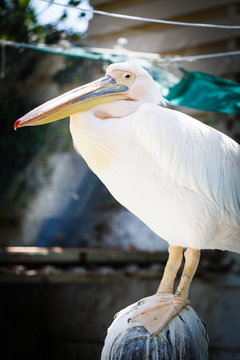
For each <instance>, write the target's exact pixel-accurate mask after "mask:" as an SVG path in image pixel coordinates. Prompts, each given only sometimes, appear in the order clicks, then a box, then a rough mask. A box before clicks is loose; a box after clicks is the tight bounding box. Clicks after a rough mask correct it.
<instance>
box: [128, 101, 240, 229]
mask: <svg viewBox="0 0 240 360" xmlns="http://www.w3.org/2000/svg"><path fill="white" fill-rule="evenodd" d="M134 128H135V131H136V133H137V136H138V138H139V140H140V141H141V143H142V145H143V146H144V147H145V149H146V150H147V151H148V152H150V153H151V155H152V156H153V157H154V158H155V160H156V161H157V162H158V165H159V168H160V170H161V172H162V173H163V174H164V175H165V176H168V177H169V178H170V179H171V180H172V181H174V182H176V183H177V184H178V185H180V186H182V187H186V188H188V189H190V190H191V191H194V192H196V193H198V194H199V195H201V196H204V197H207V198H208V199H209V200H210V201H212V202H213V203H214V204H215V205H216V206H217V207H218V209H219V210H220V211H221V214H222V218H223V220H224V217H225V218H226V217H227V216H228V217H229V215H230V217H231V219H234V223H235V224H238V226H239V221H240V220H239V219H240V146H239V145H238V144H237V143H236V142H235V141H234V140H232V139H231V138H229V137H228V136H226V135H224V134H223V133H221V132H219V131H217V130H215V129H213V128H211V127H209V126H207V125H205V124H203V123H202V122H200V121H198V120H195V119H193V118H192V117H190V116H188V115H186V114H183V113H181V112H178V111H175V110H171V109H168V108H163V107H160V106H157V105H154V104H144V105H142V106H141V107H140V108H139V109H138V111H137V113H136V118H135V120H134ZM231 221H232V220H231Z"/></svg>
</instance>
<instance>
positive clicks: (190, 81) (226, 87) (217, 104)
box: [165, 68, 240, 114]
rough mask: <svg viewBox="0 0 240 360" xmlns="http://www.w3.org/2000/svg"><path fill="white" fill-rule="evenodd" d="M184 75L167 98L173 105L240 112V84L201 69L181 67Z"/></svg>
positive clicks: (228, 112) (232, 112)
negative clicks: (190, 69) (194, 69)
mask: <svg viewBox="0 0 240 360" xmlns="http://www.w3.org/2000/svg"><path fill="white" fill-rule="evenodd" d="M180 70H181V71H182V72H183V73H184V76H183V77H182V79H181V80H180V82H179V83H177V84H176V85H174V86H173V87H172V88H170V89H169V93H168V94H167V96H165V98H166V99H167V100H168V101H169V102H170V104H172V105H182V106H188V107H192V108H195V109H199V110H206V111H215V112H219V113H225V114H239V113H240V84H239V83H237V82H234V81H231V80H226V79H223V78H221V77H218V76H213V75H209V74H205V73H202V72H199V71H194V72H189V71H186V70H185V69H182V68H181V69H180Z"/></svg>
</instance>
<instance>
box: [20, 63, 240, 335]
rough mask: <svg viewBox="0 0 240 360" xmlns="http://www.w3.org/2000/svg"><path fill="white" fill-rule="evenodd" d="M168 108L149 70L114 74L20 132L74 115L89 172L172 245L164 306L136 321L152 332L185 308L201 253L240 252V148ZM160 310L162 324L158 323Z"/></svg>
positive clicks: (44, 108) (30, 120) (51, 105)
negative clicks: (177, 278)
mask: <svg viewBox="0 0 240 360" xmlns="http://www.w3.org/2000/svg"><path fill="white" fill-rule="evenodd" d="M161 102H163V99H162V97H161V95H160V92H159V89H158V87H157V85H156V83H155V82H154V81H153V79H152V78H151V76H150V75H149V74H148V73H147V72H146V71H145V70H143V69H142V68H141V67H140V66H138V65H136V64H133V63H121V64H112V65H110V66H109V67H108V69H107V72H106V76H105V77H104V78H102V79H100V80H98V81H96V82H93V83H90V84H89V85H86V86H83V87H80V88H77V89H74V90H72V91H70V92H68V93H66V94H64V95H62V96H60V97H58V98H56V99H54V100H51V101H49V102H47V103H46V104H43V105H41V106H40V107H38V108H37V109H35V110H33V111H31V112H30V113H28V114H26V115H25V116H24V117H22V118H21V119H19V120H17V121H16V123H15V128H17V127H21V126H25V125H38V124H44V123H47V122H50V121H55V120H58V119H60V118H62V117H64V116H67V115H71V119H70V130H71V134H72V138H73V142H74V146H75V148H76V149H77V151H78V152H79V153H80V154H81V155H82V156H83V158H84V159H85V160H86V162H87V164H88V165H89V167H90V168H91V169H92V170H93V171H94V172H95V173H96V175H97V176H98V177H99V178H100V179H101V180H102V182H103V183H104V184H105V185H106V187H107V188H108V189H109V191H110V192H111V193H112V195H113V196H114V197H115V198H116V199H117V200H118V201H119V202H120V203H121V204H122V205H124V206H125V207H126V208H127V209H129V210H130V211H131V212H133V213H134V214H135V215H136V216H138V217H139V218H140V219H141V220H142V221H143V222H144V223H146V224H147V225H148V226H149V227H150V228H151V229H152V230H153V231H154V232H155V233H156V234H158V235H159V236H161V237H163V238H164V239H165V240H167V241H168V242H169V244H170V247H169V260H168V262H167V265H166V267H165V271H164V275H163V278H162V280H161V283H160V286H159V288H158V291H157V295H156V299H157V300H154V301H155V304H154V306H153V307H152V308H151V309H149V308H146V311H144V312H143V313H142V312H141V313H139V314H136V316H135V317H134V319H132V320H133V321H135V320H136V319H137V320H138V321H140V322H141V323H142V324H143V325H144V326H145V327H146V329H147V330H149V331H151V332H152V331H153V332H155V331H159V330H160V329H162V328H163V327H164V326H165V325H166V324H167V323H168V321H169V320H170V319H171V318H172V317H173V316H175V315H176V314H177V313H179V311H180V310H181V309H182V307H183V306H185V305H186V303H187V297H188V291H189V286H190V283H191V280H192V278H193V276H194V273H195V271H196V268H197V265H198V261H199V256H200V249H208V248H211V249H221V250H231V251H236V252H240V146H239V145H238V144H237V143H236V142H235V141H233V140H232V139H230V138H229V137H227V136H226V135H224V134H222V133H220V132H219V131H217V130H215V129H213V128H211V127H209V126H207V125H205V124H203V123H201V122H199V121H197V120H195V119H193V118H191V117H190V116H187V115H185V114H182V113H180V112H177V111H174V110H170V109H167V108H165V107H164V106H158V104H159V103H161ZM185 247H186V248H188V249H187V251H186V252H185V260H186V261H185V266H184V269H183V273H182V277H181V280H180V283H179V286H178V288H177V291H176V292H175V295H173V285H174V281H175V277H176V274H177V272H178V270H179V268H180V265H181V262H182V254H183V248H185ZM153 308H154V309H156V310H157V315H156V313H155V315H154V316H152V315H149V314H150V313H151V311H152V309H153ZM150 310H151V311H150ZM154 311H155V310H154ZM157 317H159V318H160V319H161V321H160V323H159V322H158V323H157V322H156V321H155V320H156V318H157Z"/></svg>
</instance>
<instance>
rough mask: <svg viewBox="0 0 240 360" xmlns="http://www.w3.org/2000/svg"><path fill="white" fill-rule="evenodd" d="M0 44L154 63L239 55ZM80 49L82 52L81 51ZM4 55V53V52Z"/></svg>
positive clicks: (13, 42)
mask: <svg viewBox="0 0 240 360" xmlns="http://www.w3.org/2000/svg"><path fill="white" fill-rule="evenodd" d="M0 44H1V45H2V46H11V47H16V48H25V49H29V50H36V51H41V52H47V53H54V54H58V55H64V56H74V57H84V56H86V55H87V54H92V57H95V58H96V59H97V54H98V55H101V54H103V55H104V60H107V57H108V56H109V58H110V57H111V56H123V57H124V56H125V57H131V58H133V57H136V58H142V59H146V60H149V61H154V62H155V63H166V64H169V63H177V62H185V61H187V62H191V61H197V60H205V59H212V58H218V57H225V56H236V55H240V50H236V51H226V52H219V53H212V54H199V55H192V56H177V55H176V56H164V57H163V56H161V55H159V54H156V53H144V52H135V51H128V50H125V49H124V50H119V49H118V50H114V49H104V48H91V47H90V48H85V47H71V48H63V47H61V46H50V45H45V44H28V43H22V42H21V43H20V42H15V41H9V40H3V39H0ZM81 50H82V52H81ZM4 56H5V53H4Z"/></svg>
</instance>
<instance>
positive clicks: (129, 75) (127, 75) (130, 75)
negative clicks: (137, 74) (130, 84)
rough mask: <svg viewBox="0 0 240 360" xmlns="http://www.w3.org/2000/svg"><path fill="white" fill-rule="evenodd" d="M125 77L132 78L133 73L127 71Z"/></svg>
mask: <svg viewBox="0 0 240 360" xmlns="http://www.w3.org/2000/svg"><path fill="white" fill-rule="evenodd" d="M124 77H125V79H131V77H132V74H129V73H127V74H126V75H125V76H124Z"/></svg>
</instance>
